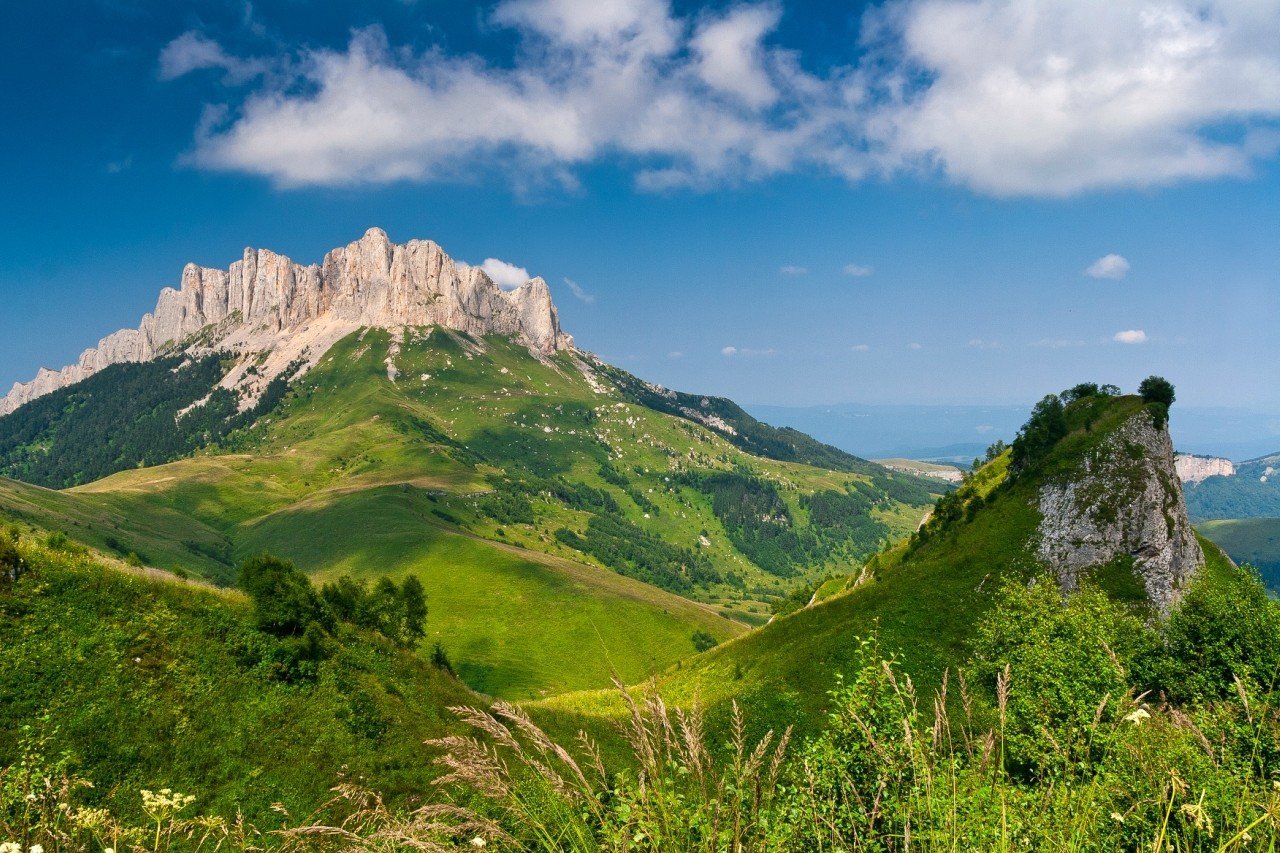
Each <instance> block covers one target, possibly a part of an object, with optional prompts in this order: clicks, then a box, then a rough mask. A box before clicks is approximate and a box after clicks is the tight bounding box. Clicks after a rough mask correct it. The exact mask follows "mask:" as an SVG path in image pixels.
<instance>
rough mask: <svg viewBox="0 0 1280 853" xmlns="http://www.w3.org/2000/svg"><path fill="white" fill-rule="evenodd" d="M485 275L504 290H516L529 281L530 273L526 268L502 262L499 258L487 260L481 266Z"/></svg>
mask: <svg viewBox="0 0 1280 853" xmlns="http://www.w3.org/2000/svg"><path fill="white" fill-rule="evenodd" d="M480 269H482V270H484V274H485V275H487V276H489V278H490V279H491V280H492V281H493V283H494V284H496V285H498V287H501V288H502V289H503V290H515V289H516V288H517V287H519V286H520V285H522V284H524V283H525V282H526V281H528V280H529V271H528V270H527V269H525V268H524V267H518V266H516V265H515V264H509V263H507V262H506V261H500V260H498V259H497V258H485V259H484V263H483V264H481V265H480Z"/></svg>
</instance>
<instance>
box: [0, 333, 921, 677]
mask: <svg viewBox="0 0 1280 853" xmlns="http://www.w3.org/2000/svg"><path fill="white" fill-rule="evenodd" d="M392 350H398V351H397V354H396V355H395V356H394V359H395V363H396V366H397V368H398V371H399V375H398V377H397V379H396V380H395V381H394V382H393V381H391V380H389V379H388V377H387V367H386V359H387V358H388V356H389V354H390V353H391V352H392ZM605 466H608V467H610V468H611V469H612V470H613V472H614V473H613V474H612V475H610V477H609V478H606V477H604V476H603V475H602V469H603V468H604V467H605ZM735 466H745V467H746V468H747V469H748V470H750V471H751V472H752V473H753V475H755V476H758V477H761V478H764V479H768V480H770V481H771V482H773V483H774V484H776V485H777V487H778V489H779V492H780V494H781V495H782V498H783V500H784V501H786V502H787V504H788V506H789V507H790V509H791V511H792V513H793V515H794V517H796V518H797V519H800V520H801V521H804V520H805V519H807V514H806V513H805V511H804V510H803V509H802V508H801V506H800V498H801V496H802V495H804V494H806V493H808V492H812V491H816V490H821V489H843V488H846V487H847V486H848V485H849V484H851V483H853V482H857V481H867V480H868V479H869V475H867V474H865V473H859V472H837V471H829V470H824V469H820V468H814V467H810V466H806V465H800V464H794V463H788V462H780V461H777V460H772V459H762V458H757V457H754V456H751V455H749V454H747V453H744V452H743V451H742V450H740V449H739V448H737V447H735V446H733V445H732V444H730V443H729V442H727V441H725V440H724V438H723V437H721V436H719V435H717V434H716V433H715V432H713V431H712V430H709V429H707V428H706V427H704V426H702V425H699V424H694V423H691V422H689V421H687V420H684V419H682V418H679V417H673V416H671V415H668V414H662V413H659V412H657V411H654V410H652V409H649V408H646V407H645V406H642V405H637V404H635V403H631V402H627V401H626V400H624V398H623V395H622V394H621V393H618V392H607V393H600V392H598V391H597V390H596V389H593V387H592V385H591V383H589V382H588V381H587V379H585V378H584V376H583V374H582V372H581V370H580V367H579V365H577V364H575V362H574V361H573V359H572V358H570V357H569V356H567V355H565V354H561V355H559V356H557V357H556V358H554V359H551V360H548V361H540V360H538V359H535V358H532V357H531V356H530V355H529V354H528V352H527V351H525V350H524V349H523V348H521V347H518V346H515V345H513V344H511V343H510V342H507V341H504V340H500V339H486V340H483V341H477V340H472V339H469V338H466V337H464V336H461V335H457V334H454V333H449V332H445V331H442V330H439V329H431V330H426V329H424V330H416V331H414V330H411V331H409V332H408V333H407V334H406V335H405V338H404V340H403V341H401V342H399V343H398V344H394V345H393V341H392V336H391V334H390V333H388V332H385V331H379V330H370V331H367V332H362V333H356V334H354V335H352V336H350V337H348V338H347V339H345V340H343V341H341V342H340V343H339V344H337V345H336V346H335V347H334V348H333V349H332V350H331V351H330V352H329V353H328V354H327V355H326V356H324V358H323V359H322V360H321V362H320V364H319V365H317V366H316V367H315V368H314V369H312V370H311V371H310V372H309V373H307V374H306V375H305V376H303V377H302V378H301V379H300V380H298V381H297V382H296V383H295V385H294V386H293V389H292V390H291V392H290V394H289V396H288V397H286V399H285V400H284V401H283V402H282V403H281V405H280V406H279V407H278V408H277V409H276V410H274V411H273V412H272V413H271V414H270V415H269V416H267V417H264V418H263V419H261V420H260V421H259V422H258V423H257V424H255V425H254V426H252V427H251V428H249V429H246V430H244V431H242V432H240V433H236V434H233V435H232V436H230V437H229V438H228V439H227V441H226V442H225V443H224V446H221V447H216V448H210V449H208V450H205V451H202V452H200V453H198V454H196V455H195V456H193V457H191V458H188V459H183V460H179V461H176V462H173V463H170V464H166V465H160V466H156V467H153V468H145V469H132V470H128V471H122V472H120V473H118V474H115V475H112V476H110V477H107V478H104V479H102V480H99V481H97V482H94V483H89V484H87V485H85V486H81V487H77V488H75V489H71V490H68V491H65V492H52V491H48V490H43V489H36V488H34V487H30V486H26V485H23V484H18V483H12V482H10V481H3V480H0V519H2V518H9V519H13V520H16V521H20V522H25V523H26V524H28V525H31V526H33V527H38V528H42V529H45V530H61V531H63V532H65V533H66V534H67V535H68V536H69V537H71V538H72V539H73V540H77V541H81V542H83V543H85V544H87V545H90V546H91V547H94V548H97V549H100V550H103V551H107V552H113V551H114V552H115V553H117V554H119V555H120V556H125V555H126V554H128V553H130V552H136V553H137V554H138V555H139V556H140V557H141V558H142V561H143V562H144V563H146V564H147V565H150V566H154V567H158V568H161V569H168V570H181V571H183V572H186V573H190V574H192V575H193V576H197V577H203V578H207V579H210V580H212V581H215V582H217V583H221V584H227V583H230V582H232V581H233V580H234V573H235V569H234V565H235V563H236V561H237V560H239V559H241V558H243V557H244V556H246V555H248V554H252V553H255V552H260V551H263V550H269V551H272V552H274V553H279V554H281V555H283V556H286V557H289V558H291V559H294V560H295V561H296V562H297V563H298V564H299V565H300V566H302V567H303V568H305V569H306V570H307V571H308V572H310V573H312V575H313V576H314V577H315V578H317V579H321V580H323V579H327V578H332V577H335V576H336V575H339V574H342V573H348V574H352V575H358V576H361V577H376V576H377V575H380V574H384V573H385V574H388V575H391V576H393V577H397V578H398V577H402V576H403V575H405V574H407V573H413V574H416V575H417V576H419V578H420V579H421V580H422V581H423V583H424V586H425V588H426V592H427V596H428V601H429V606H430V608H431V615H430V617H429V620H428V623H429V630H430V631H431V632H432V635H433V637H434V638H438V639H439V640H440V641H441V642H442V643H443V645H444V646H445V648H446V650H447V651H448V652H449V654H450V656H451V657H452V658H453V661H454V664H455V665H456V666H457V667H458V669H459V672H460V673H462V675H463V677H464V678H465V679H467V681H468V683H470V684H471V685H472V686H474V687H476V688H477V689H480V690H484V691H486V692H489V693H492V694H493V695H496V696H504V697H507V698H519V699H525V698H531V697H541V696H547V695H551V694H554V693H557V692H562V691H567V690H579V689H584V688H590V687H602V686H604V685H607V684H608V683H609V681H608V679H609V676H610V674H611V673H612V672H617V673H619V674H621V675H622V676H624V677H625V678H626V679H628V680H639V679H642V678H644V677H646V676H647V675H649V674H651V673H654V672H661V671H663V670H664V669H666V668H667V667H669V666H670V665H672V664H673V663H675V662H676V661H678V660H679V659H681V658H682V657H685V656H687V655H689V654H690V653H692V651H693V647H692V641H691V636H692V634H693V632H694V631H695V630H706V631H708V632H710V633H711V634H712V635H713V636H715V637H716V638H717V639H719V640H722V641H724V640H728V639H730V638H732V637H734V636H736V635H738V634H740V633H742V632H743V631H744V630H745V629H746V628H747V627H748V626H751V625H757V624H760V623H761V622H763V621H765V620H766V619H767V618H768V614H769V608H770V601H771V600H772V599H773V598H774V597H776V596H782V595H784V594H785V593H786V591H787V587H788V584H789V583H790V582H784V581H782V580H779V579H778V578H776V577H773V576H772V575H769V574H768V573H766V572H764V571H762V570H761V569H760V568H759V567H757V566H755V565H754V564H752V563H751V562H750V561H749V560H748V559H747V558H746V557H745V556H743V555H742V554H741V553H739V552H738V551H737V550H736V549H735V548H734V547H733V546H732V544H731V543H730V542H729V538H728V536H727V534H726V532H725V530H724V528H723V527H722V525H721V524H720V522H719V520H718V519H717V518H716V516H715V515H714V513H713V512H712V511H711V506H710V501H709V499H708V498H707V497H706V496H705V495H702V494H700V493H699V492H697V491H696V490H693V489H690V488H687V487H683V486H679V485H677V484H675V483H674V482H673V480H672V477H671V474H672V473H673V472H674V471H676V470H680V469H685V468H694V469H711V470H731V469H733V468H734V467H735ZM520 472H532V473H533V474H536V475H538V476H542V477H561V478H564V479H565V480H567V481H570V482H574V483H581V484H584V485H587V486H590V487H592V488H595V489H599V490H602V491H605V492H607V493H609V494H610V495H611V496H612V497H613V499H614V500H615V501H616V502H617V504H618V506H619V507H620V510H621V512H622V515H623V517H624V518H625V520H626V521H628V522H630V523H632V524H635V525H637V526H639V527H641V528H642V529H644V530H646V531H648V532H651V533H654V534H656V535H658V536H660V537H662V538H663V539H665V540H667V541H669V542H672V543H674V544H678V545H680V546H681V547H685V548H690V549H697V550H700V551H701V552H702V553H704V554H705V555H706V556H707V558H708V559H709V560H710V561H711V562H712V564H714V566H715V568H716V569H717V570H719V571H720V572H721V573H722V574H724V575H725V576H728V574H729V573H733V574H734V575H735V576H736V577H737V578H739V579H740V581H741V583H740V585H738V586H735V585H732V584H728V583H725V584H717V585H713V586H711V587H706V588H696V589H695V590H694V591H693V592H692V593H691V597H692V598H694V599H696V600H697V601H696V602H691V601H689V600H686V599H683V598H680V597H677V596H675V595H671V594H668V593H664V592H662V591H661V590H656V589H653V588H651V587H647V586H644V585H642V584H638V583H635V582H633V581H629V580H627V579H625V578H622V577H620V576H619V575H617V574H616V573H615V572H614V571H613V570H612V569H610V568H608V567H607V566H604V565H602V564H600V563H599V561H597V560H595V559H594V558H592V557H589V556H586V555H584V554H582V553H579V552H577V551H575V550H572V549H570V548H568V547H567V546H565V545H563V544H561V543H559V542H557V541H556V538H555V536H554V533H555V531H556V530H557V529H559V528H561V527H567V528H569V529H573V530H582V529H583V528H584V527H585V525H586V521H587V514H586V513H584V512H581V511H578V510H572V509H569V508H567V507H566V506H564V505H563V504H561V503H559V502H557V501H554V500H551V499H549V498H546V497H544V496H540V495H536V494H535V495H531V496H530V498H531V500H532V505H533V507H534V511H535V519H534V523H533V524H502V523H499V522H497V521H495V520H494V519H492V518H489V517H487V516H485V515H484V513H483V512H482V511H481V510H480V508H479V502H478V500H477V496H479V495H481V494H483V493H485V492H486V491H488V490H490V489H492V488H493V485H492V481H493V478H495V477H503V476H509V475H518V474H519V473H520ZM619 477H620V478H622V481H624V482H625V486H622V485H619V484H618V483H616V482H611V481H610V480H616V479H617V478H619ZM637 496H638V498H637ZM655 508H656V509H655ZM651 510H652V511H651ZM923 511H924V510H923V508H921V507H910V506H907V505H905V504H901V503H894V502H888V503H886V504H885V505H883V506H880V507H877V509H876V511H875V512H876V515H877V517H878V518H880V519H881V520H882V521H883V522H884V523H885V524H886V526H887V529H888V531H889V533H888V537H889V538H897V537H899V536H902V535H905V534H906V533H908V532H909V531H910V530H912V529H914V527H915V525H916V524H917V523H918V521H919V518H920V515H921V514H922V513H923ZM704 534H705V539H704ZM704 543H706V544H704ZM860 568H861V566H860V564H853V563H851V562H850V561H849V560H848V559H847V558H844V557H839V558H833V559H832V560H830V561H828V563H827V564H824V565H821V566H812V567H806V571H805V573H804V576H803V577H800V578H796V579H795V581H794V582H796V583H799V582H805V581H816V580H817V579H820V578H822V577H824V576H826V575H840V576H844V575H848V574H853V573H856V572H857V571H858V570H859V569H860Z"/></svg>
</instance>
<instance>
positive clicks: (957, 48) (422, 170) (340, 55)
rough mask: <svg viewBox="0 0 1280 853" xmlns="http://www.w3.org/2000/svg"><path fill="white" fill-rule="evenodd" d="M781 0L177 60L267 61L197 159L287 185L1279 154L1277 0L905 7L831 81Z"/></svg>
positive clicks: (541, 13) (1075, 175)
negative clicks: (501, 36) (486, 36)
mask: <svg viewBox="0 0 1280 853" xmlns="http://www.w3.org/2000/svg"><path fill="white" fill-rule="evenodd" d="M781 8H782V7H781V5H779V4H778V3H773V2H769V3H763V4H761V3H749V2H748V3H744V4H739V5H734V6H730V7H729V8H728V9H727V10H724V11H720V12H702V13H697V12H691V13H689V14H688V15H680V14H677V13H675V12H674V11H673V10H672V7H671V6H670V4H669V3H668V2H667V0H503V2H500V3H498V4H497V6H496V7H495V8H494V10H493V12H492V13H491V15H490V21H491V22H492V23H493V24H495V25H497V26H498V27H505V28H509V29H510V30H511V31H513V32H514V35H515V37H516V40H517V50H516V53H515V56H514V59H512V60H510V61H506V60H504V61H502V62H490V61H488V60H487V59H485V58H483V57H482V56H477V55H462V54H457V53H451V52H449V51H447V50H445V49H443V48H433V49H431V50H428V51H426V52H415V51H413V50H412V49H410V48H407V47H399V46H392V45H389V44H388V43H387V40H386V36H385V35H384V33H383V31H382V30H381V29H379V28H376V27H374V28H367V29H364V30H357V31H356V32H355V33H354V34H353V36H352V38H351V40H350V43H349V44H348V45H347V46H346V47H345V48H343V49H339V50H335V49H329V48H320V49H298V50H295V51H291V52H288V53H286V54H284V55H281V56H277V57H275V58H274V59H273V60H272V61H271V62H270V63H265V62H263V61H261V60H258V59H244V58H238V57H235V56H232V55H230V54H228V52H227V51H226V50H225V49H224V48H223V47H222V46H221V45H220V44H218V43H217V42H215V41H213V40H212V39H209V38H208V37H206V36H204V35H202V34H200V33H197V32H188V33H184V34H183V35H181V36H179V37H178V38H177V39H175V40H174V41H173V42H171V43H170V44H169V45H168V46H166V47H165V49H164V51H162V54H161V57H160V76H161V77H162V78H164V79H173V78H175V77H178V76H181V75H183V74H186V73H189V72H191V71H194V70H198V69H202V68H216V69H222V70H223V71H225V74H226V80H227V82H229V83H236V82H244V81H245V80H248V79H252V78H255V77H260V78H261V79H260V82H259V84H258V85H257V86H256V88H255V90H254V91H252V92H250V93H249V94H248V95H247V96H245V97H243V98H240V99H239V101H238V102H236V103H232V104H231V105H230V106H228V107H226V108H225V109H214V110H211V111H209V112H208V113H207V118H206V120H205V121H203V122H202V123H201V125H200V127H199V129H198V131H197V134H196V140H195V145H194V148H193V151H192V153H191V155H190V157H189V161H190V162H192V163H194V164H196V165H198V166H200V167H204V168H210V169H220V170H229V171H239V172H248V173H252V174H258V175H263V176H266V177H268V178H270V179H271V180H272V181H274V182H275V183H276V184H277V185H280V186H286V187H291V186H304V185H342V184H360V183H385V182H391V181H400V180H414V181H432V180H452V179H457V178H459V177H466V178H473V177H475V176H476V175H478V174H483V173H485V172H487V171H492V170H497V171H499V172H501V173H502V174H503V175H504V176H506V177H507V178H508V179H509V180H511V181H512V182H513V183H515V184H517V186H518V187H519V186H520V185H522V184H531V185H535V186H536V185H551V186H567V187H575V186H576V178H575V175H574V173H575V171H577V170H578V168H579V167H583V166H585V165H587V164H591V163H596V162H600V161H602V160H605V159H614V160H617V161H619V162H621V163H622V164H624V166H626V167H627V168H631V169H633V170H634V171H635V175H636V177H635V180H636V184H637V186H638V187H639V188H640V189H642V190H650V191H670V190H673V189H676V188H680V187H694V188H705V187H709V186H713V185H717V184H726V183H735V182H741V181H744V180H756V179H760V178H764V177H767V176H770V175H775V174H779V173H784V172H791V171H796V170H800V169H814V170H820V171H825V172H828V173H831V174H835V175H838V176H841V177H843V178H845V179H847V180H850V181H857V180H860V179H862V178H864V177H866V176H868V175H872V174H884V175H889V174H894V173H898V172H903V171H907V172H923V173H926V174H928V173H937V174H940V175H941V176H943V177H944V178H945V179H947V180H950V181H951V182H953V183H957V184H961V185H965V186H968V187H970V188H972V189H974V190H976V191H978V192H981V193H986V194H992V195H997V196H1065V195H1071V194H1074V193H1079V192H1083V191H1088V190H1094V189H1103V188H1115V187H1145V186H1155V185H1161V184H1168V183H1172V182H1176V181H1181V180H1188V179H1209V178H1218V177H1223V176H1243V175H1248V174H1249V173H1250V171H1251V169H1252V168H1253V167H1254V166H1255V164H1257V163H1258V162H1259V161H1260V160H1262V159H1265V158H1270V157H1272V156H1274V155H1275V153H1276V151H1277V150H1278V149H1280V132H1277V131H1276V129H1275V122H1276V121H1277V120H1278V119H1280V51H1277V50H1276V49H1275V45H1276V44H1277V43H1280V3H1277V2H1276V0H1162V2H1161V3H1160V4H1159V5H1155V4H1154V3H1152V4H1138V3H1116V2H1113V0H1040V2H1036V3H1017V2H1010V0H898V2H891V3H887V4H886V5H884V6H882V7H880V8H879V9H876V10H874V11H873V12H872V13H871V14H869V15H868V16H866V18H865V23H864V26H863V32H862V38H861V39H858V40H850V47H849V49H848V53H847V54H846V55H845V56H844V57H843V58H840V59H838V60H837V62H836V63H834V64H830V63H828V70H827V71H824V72H823V73H822V74H816V73H812V72H810V71H806V70H804V68H805V67H814V66H817V65H819V64H821V63H817V62H812V63H808V62H803V61H802V60H804V59H805V57H803V56H801V55H800V54H799V53H798V52H796V51H793V50H788V49H786V48H784V47H783V46H780V45H778V44H775V43H774V34H775V31H776V27H777V25H778V23H779V19H780V17H781ZM423 14H426V13H425V12H424V13H423ZM264 69H265V71H266V72H267V73H264ZM850 274H857V273H850Z"/></svg>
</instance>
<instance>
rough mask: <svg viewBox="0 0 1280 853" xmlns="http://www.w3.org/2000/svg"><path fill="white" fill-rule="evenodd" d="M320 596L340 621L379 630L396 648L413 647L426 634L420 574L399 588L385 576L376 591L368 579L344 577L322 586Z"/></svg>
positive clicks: (424, 594) (406, 579) (376, 586)
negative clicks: (397, 646)
mask: <svg viewBox="0 0 1280 853" xmlns="http://www.w3.org/2000/svg"><path fill="white" fill-rule="evenodd" d="M320 597H321V598H322V599H323V600H324V602H325V604H327V605H328V607H329V609H330V611H332V613H333V615H334V616H336V617H337V618H339V619H341V620H343V621H345V622H350V623H351V624H352V625H356V626H358V627H360V628H364V629H366V630H370V631H377V632H378V633H379V634H381V635H382V636H384V637H386V638H387V639H389V640H391V642H393V643H395V644H396V645H399V646H403V647H405V648H412V647H413V646H415V645H417V643H418V641H419V640H421V639H422V637H423V635H424V633H425V623H426V619H427V597H426V593H425V592H424V591H423V588H422V581H420V580H418V578H417V576H416V575H408V576H406V577H405V579H404V581H403V582H402V583H401V584H400V585H399V586H397V585H396V582H395V581H393V580H392V579H391V578H388V577H381V578H378V580H377V582H375V583H374V584H373V586H372V588H371V587H370V585H369V582H368V581H366V580H354V579H352V578H351V577H350V576H348V575H343V576H342V577H340V578H338V579H337V580H336V581H333V582H332V583H327V584H325V585H324V586H322V587H321V588H320Z"/></svg>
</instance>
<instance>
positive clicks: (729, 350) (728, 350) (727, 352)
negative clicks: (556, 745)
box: [720, 347, 738, 358]
mask: <svg viewBox="0 0 1280 853" xmlns="http://www.w3.org/2000/svg"><path fill="white" fill-rule="evenodd" d="M720 354H721V355H723V356H725V357H726V358H729V357H731V356H735V355H737V354H738V348H737V347H721V348H720Z"/></svg>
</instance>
